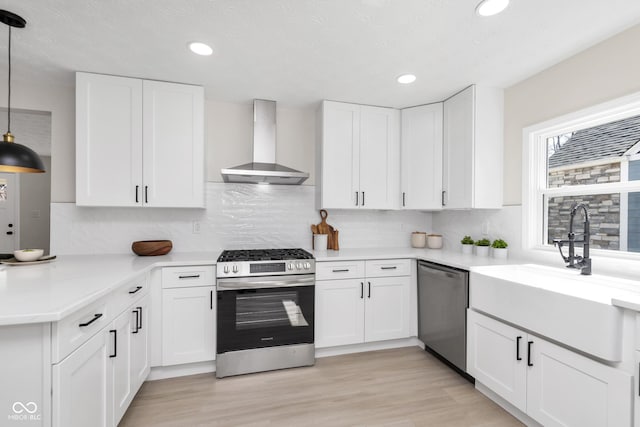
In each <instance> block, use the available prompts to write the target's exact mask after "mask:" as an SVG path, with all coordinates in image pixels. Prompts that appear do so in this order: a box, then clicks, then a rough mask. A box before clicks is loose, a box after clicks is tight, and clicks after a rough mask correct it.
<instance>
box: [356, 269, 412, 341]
mask: <svg viewBox="0 0 640 427" xmlns="http://www.w3.org/2000/svg"><path fill="white" fill-rule="evenodd" d="M410 289H411V279H410V277H408V276H407V277H380V278H375V279H369V278H368V279H367V282H366V283H365V310H364V312H365V317H364V318H365V321H364V325H365V326H364V340H365V342H369V341H382V340H391V339H397V338H407V337H409V335H410V326H409V299H410V295H409V292H410Z"/></svg>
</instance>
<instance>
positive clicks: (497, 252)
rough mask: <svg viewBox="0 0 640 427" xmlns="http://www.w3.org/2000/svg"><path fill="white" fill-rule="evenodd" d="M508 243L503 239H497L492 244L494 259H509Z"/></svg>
mask: <svg viewBox="0 0 640 427" xmlns="http://www.w3.org/2000/svg"><path fill="white" fill-rule="evenodd" d="M507 246H509V245H508V244H507V242H505V241H504V240H502V239H496V240H494V241H493V243H492V244H491V249H492V252H493V257H494V258H500V259H506V258H507Z"/></svg>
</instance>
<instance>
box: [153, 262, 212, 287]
mask: <svg viewBox="0 0 640 427" xmlns="http://www.w3.org/2000/svg"><path fill="white" fill-rule="evenodd" d="M213 273H214V269H213V266H212V265H203V266H195V267H165V268H163V269H162V288H163V289H167V288H185V287H192V286H211V285H215V283H216V282H215V275H214V274H213Z"/></svg>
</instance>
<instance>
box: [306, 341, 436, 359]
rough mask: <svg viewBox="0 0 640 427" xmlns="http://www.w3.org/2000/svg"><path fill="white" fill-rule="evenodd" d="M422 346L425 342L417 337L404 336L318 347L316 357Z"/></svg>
mask: <svg viewBox="0 0 640 427" xmlns="http://www.w3.org/2000/svg"><path fill="white" fill-rule="evenodd" d="M415 346H417V347H420V348H422V349H424V344H423V343H422V341H420V340H419V339H418V338H416V337H411V338H403V339H399V340H390V341H377V342H370V343H364V344H352V345H341V346H337V347H327V348H316V358H321V357H330V356H340V355H342V354H351V353H363V352H365V351H376V350H387V349H390V348H401V347H415Z"/></svg>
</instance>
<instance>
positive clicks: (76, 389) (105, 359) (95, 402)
mask: <svg viewBox="0 0 640 427" xmlns="http://www.w3.org/2000/svg"><path fill="white" fill-rule="evenodd" d="M111 336H112V334H109V330H108V328H107V329H105V330H103V331H102V332H99V333H98V334H96V335H95V336H94V337H93V338H91V339H89V341H87V342H86V343H84V344H83V345H82V346H80V347H79V348H78V349H77V350H76V351H74V352H73V353H71V354H70V355H69V356H67V358H66V359H64V360H63V361H61V362H60V363H58V364H56V365H53V390H54V392H53V396H52V400H53V411H52V412H53V426H54V427H74V426H77V427H86V426H95V427H111V426H113V425H114V422H113V391H112V388H111V384H112V379H111V361H110V359H109V355H110V354H111V351H112V349H113V345H112V344H111V340H112V338H110V337H111Z"/></svg>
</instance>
